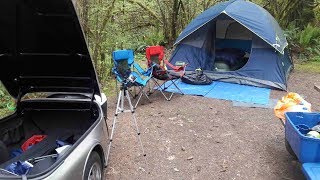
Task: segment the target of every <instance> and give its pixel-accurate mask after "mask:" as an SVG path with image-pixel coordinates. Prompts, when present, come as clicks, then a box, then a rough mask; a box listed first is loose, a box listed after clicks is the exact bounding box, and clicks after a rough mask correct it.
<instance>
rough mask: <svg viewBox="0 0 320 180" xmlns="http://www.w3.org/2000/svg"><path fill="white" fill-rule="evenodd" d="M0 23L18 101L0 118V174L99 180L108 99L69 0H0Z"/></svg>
mask: <svg viewBox="0 0 320 180" xmlns="http://www.w3.org/2000/svg"><path fill="white" fill-rule="evenodd" d="M0 22H1V24H2V26H1V28H0V37H1V41H0V64H1V65H0V77H1V82H2V84H3V85H4V86H5V87H6V89H7V90H8V92H9V93H10V95H11V96H12V97H14V98H15V99H16V104H17V107H16V111H15V113H14V114H12V115H10V116H8V117H5V118H3V119H1V120H0V179H55V180H56V179H67V180H71V179H77V180H78V179H103V170H104V167H105V166H106V157H105V154H106V153H105V152H106V149H105V147H106V143H107V137H108V127H107V125H106V121H105V118H104V113H105V112H106V97H105V96H104V94H102V93H101V92H100V89H99V83H98V80H97V75H96V71H95V68H94V66H93V63H92V60H91V57H90V54H89V50H88V47H87V44H86V41H85V38H84V35H83V31H82V28H81V26H80V23H79V19H78V17H77V15H76V12H75V8H74V5H73V3H72V1H71V0H2V1H1V2H0ZM30 94H36V96H32V97H37V98H30V97H31V96H30Z"/></svg>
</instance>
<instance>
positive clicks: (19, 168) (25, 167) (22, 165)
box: [5, 161, 33, 175]
mask: <svg viewBox="0 0 320 180" xmlns="http://www.w3.org/2000/svg"><path fill="white" fill-rule="evenodd" d="M32 167H33V165H32V164H31V163H29V162H28V161H24V162H21V161H17V162H14V163H12V164H9V165H8V166H7V167H6V168H5V170H7V171H9V172H12V173H14V174H16V175H26V174H27V173H28V172H29V170H30V169H31V168H32Z"/></svg>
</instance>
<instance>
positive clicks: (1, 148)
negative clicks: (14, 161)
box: [0, 141, 10, 164]
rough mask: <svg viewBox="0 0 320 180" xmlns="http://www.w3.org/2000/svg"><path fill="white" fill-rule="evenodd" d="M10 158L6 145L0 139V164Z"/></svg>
mask: <svg viewBox="0 0 320 180" xmlns="http://www.w3.org/2000/svg"><path fill="white" fill-rule="evenodd" d="M9 158H10V156H9V152H8V148H7V146H6V145H5V144H4V143H3V142H2V141H0V164H1V163H3V162H5V161H7V160H8V159H9Z"/></svg>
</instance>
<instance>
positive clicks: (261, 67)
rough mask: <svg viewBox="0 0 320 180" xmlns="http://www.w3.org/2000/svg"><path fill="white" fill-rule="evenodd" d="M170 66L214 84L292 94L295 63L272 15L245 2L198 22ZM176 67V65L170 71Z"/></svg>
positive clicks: (233, 2) (237, 0)
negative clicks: (178, 66) (199, 72)
mask: <svg viewBox="0 0 320 180" xmlns="http://www.w3.org/2000/svg"><path fill="white" fill-rule="evenodd" d="M174 46H175V49H174V51H173V52H172V55H171V58H170V60H169V62H170V63H172V64H175V63H176V62H181V61H183V62H185V63H187V64H188V66H187V67H186V72H187V73H188V72H190V71H191V72H192V71H194V70H195V69H197V68H201V69H203V70H204V72H205V74H206V75H207V76H208V77H209V78H210V79H212V80H219V81H226V82H232V83H238V84H245V85H254V86H257V87H268V88H276V89H280V90H287V79H288V76H289V73H290V71H291V69H292V68H293V62H292V60H291V58H290V53H289V50H288V42H287V40H286V37H285V35H284V32H283V30H282V29H281V28H280V26H279V24H278V22H277V21H276V20H275V18H274V17H272V15H270V13H268V12H267V11H266V10H265V9H264V8H262V7H260V6H259V5H257V4H254V3H252V2H249V1H244V0H230V1H226V2H220V3H217V4H215V5H214V6H212V7H210V8H209V9H208V10H206V11H204V12H202V13H201V14H200V15H198V16H197V17H196V18H194V19H193V20H192V21H191V22H190V23H189V24H188V25H187V26H186V27H185V29H184V30H183V31H182V32H181V33H180V35H179V37H178V38H177V39H176V41H175V43H174ZM169 69H170V67H169Z"/></svg>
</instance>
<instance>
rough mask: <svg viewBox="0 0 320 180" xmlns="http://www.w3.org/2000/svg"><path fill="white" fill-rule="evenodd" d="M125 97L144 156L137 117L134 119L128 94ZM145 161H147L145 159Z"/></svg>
mask: <svg viewBox="0 0 320 180" xmlns="http://www.w3.org/2000/svg"><path fill="white" fill-rule="evenodd" d="M126 97H127V99H128V102H129V106H130V110H131V113H132V121H133V123H134V126H135V128H136V131H137V135H138V141H139V144H140V147H141V150H142V154H143V156H144V157H146V154H145V152H144V148H143V144H142V141H141V138H140V131H139V128H138V124H137V119H136V116H135V114H134V113H135V112H134V109H133V106H132V104H131V100H130V97H129V95H128V94H126ZM146 162H147V161H146Z"/></svg>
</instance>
